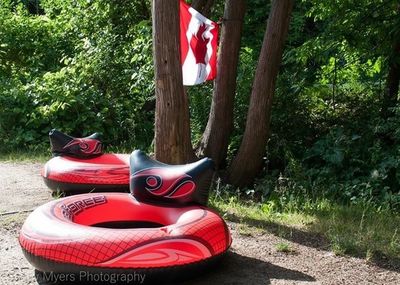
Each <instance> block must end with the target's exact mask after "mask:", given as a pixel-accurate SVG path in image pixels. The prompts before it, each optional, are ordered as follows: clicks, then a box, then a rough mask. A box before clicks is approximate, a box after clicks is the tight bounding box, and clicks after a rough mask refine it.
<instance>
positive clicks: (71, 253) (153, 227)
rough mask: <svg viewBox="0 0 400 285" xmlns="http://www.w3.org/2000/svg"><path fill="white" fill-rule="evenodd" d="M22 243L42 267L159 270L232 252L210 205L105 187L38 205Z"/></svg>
mask: <svg viewBox="0 0 400 285" xmlns="http://www.w3.org/2000/svg"><path fill="white" fill-rule="evenodd" d="M19 242H20V245H21V247H22V249H23V251H24V254H25V256H26V258H27V259H28V261H29V262H30V263H31V264H32V265H33V266H34V267H35V268H36V269H37V270H39V271H42V272H81V271H86V272H102V273H124V272H132V270H133V269H134V270H135V272H140V270H144V271H146V270H147V271H146V272H150V273H157V272H158V271H160V270H161V271H162V272H169V270H171V271H172V270H184V269H187V268H188V267H192V268H193V267H194V268H195V267H196V266H203V265H204V264H207V263H208V262H211V261H212V260H214V259H215V258H217V257H220V256H222V255H223V254H224V253H225V252H226V251H227V249H228V248H229V246H230V244H231V236H230V233H229V230H228V228H227V226H226V224H225V222H224V221H223V219H222V218H221V217H219V216H218V214H216V213H214V212H213V211H212V210H209V209H207V208H206V207H203V206H182V207H168V206H156V205H152V204H146V203H141V202H139V201H137V200H136V199H135V198H134V197H133V196H132V195H131V194H125V193H104V194H82V195H75V196H70V197H66V198H62V199H58V200H55V201H52V202H49V203H47V204H45V205H43V206H41V207H39V208H37V209H36V210H35V211H34V212H32V213H31V214H30V216H29V217H28V219H27V220H26V221H25V223H24V225H23V227H22V230H21V232H20V236H19ZM148 270H150V271H148Z"/></svg>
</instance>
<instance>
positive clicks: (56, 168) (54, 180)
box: [41, 154, 129, 194]
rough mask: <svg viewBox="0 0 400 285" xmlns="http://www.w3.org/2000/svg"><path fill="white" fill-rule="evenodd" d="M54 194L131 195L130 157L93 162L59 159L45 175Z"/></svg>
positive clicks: (115, 156) (108, 156)
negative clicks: (102, 193) (108, 192)
mask: <svg viewBox="0 0 400 285" xmlns="http://www.w3.org/2000/svg"><path fill="white" fill-rule="evenodd" d="M41 175H42V177H43V179H44V182H45V183H46V185H47V186H48V187H49V188H50V189H52V190H53V191H61V192H64V193H67V194H76V193H87V192H101V191H103V192H104V191H117V192H128V191H129V155H128V154H102V155H100V156H96V157H93V158H86V159H82V158H77V157H73V156H56V157H53V158H52V159H50V160H49V161H48V162H47V163H46V164H45V166H44V168H43V170H42V173H41Z"/></svg>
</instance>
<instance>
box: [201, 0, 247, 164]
mask: <svg viewBox="0 0 400 285" xmlns="http://www.w3.org/2000/svg"><path fill="white" fill-rule="evenodd" d="M245 2H246V1H245V0H228V1H226V4H225V12H224V20H223V26H222V38H221V43H220V54H219V58H218V75H217V79H216V80H215V84H214V94H213V100H212V105H211V110H210V115H209V118H208V123H207V127H206V129H205V131H204V134H203V138H202V140H201V143H200V145H199V147H198V151H197V153H198V155H199V156H203V155H205V156H208V157H211V158H212V159H213V160H214V162H215V165H216V167H217V169H219V168H221V166H222V165H223V164H224V162H225V159H226V153H227V150H228V144H229V137H230V134H231V132H232V129H233V107H234V97H235V91H236V76H237V66H238V61H239V50H240V39H241V31H242V26H243V19H244V14H245V10H246V7H245V6H246V3H245Z"/></svg>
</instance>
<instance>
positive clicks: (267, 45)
mask: <svg viewBox="0 0 400 285" xmlns="http://www.w3.org/2000/svg"><path fill="white" fill-rule="evenodd" d="M292 8H293V0H273V2H272V6H271V12H270V15H269V18H268V23H267V29H266V32H265V36H264V42H263V45H262V48H261V53H260V58H259V61H258V65H257V70H256V75H255V78H254V83H253V88H252V94H251V97H250V106H249V111H248V114H247V121H246V129H245V133H244V136H243V139H242V143H241V145H240V148H239V151H238V154H237V155H236V157H235V158H234V160H233V161H232V163H231V166H230V168H229V169H228V174H227V179H228V182H230V183H232V184H233V185H235V186H239V187H242V186H246V185H248V184H250V183H252V182H253V181H254V178H255V177H256V176H257V174H258V173H259V171H260V170H261V169H262V166H263V156H264V155H265V151H266V145H267V139H268V133H269V125H270V120H271V107H272V98H273V95H274V92H275V83H276V78H277V76H278V72H279V67H280V64H281V61H282V53H283V48H284V43H285V39H286V36H287V32H288V27H289V22H290V14H291V11H292Z"/></svg>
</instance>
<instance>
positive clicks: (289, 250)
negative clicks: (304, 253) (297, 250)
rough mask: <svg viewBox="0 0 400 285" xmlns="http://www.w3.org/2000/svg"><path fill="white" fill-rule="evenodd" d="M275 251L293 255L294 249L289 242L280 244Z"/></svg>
mask: <svg viewBox="0 0 400 285" xmlns="http://www.w3.org/2000/svg"><path fill="white" fill-rule="evenodd" d="M275 249H276V251H277V252H283V253H293V252H294V249H293V248H292V247H291V246H290V245H289V244H288V243H287V242H278V243H277V244H276V245H275Z"/></svg>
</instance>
